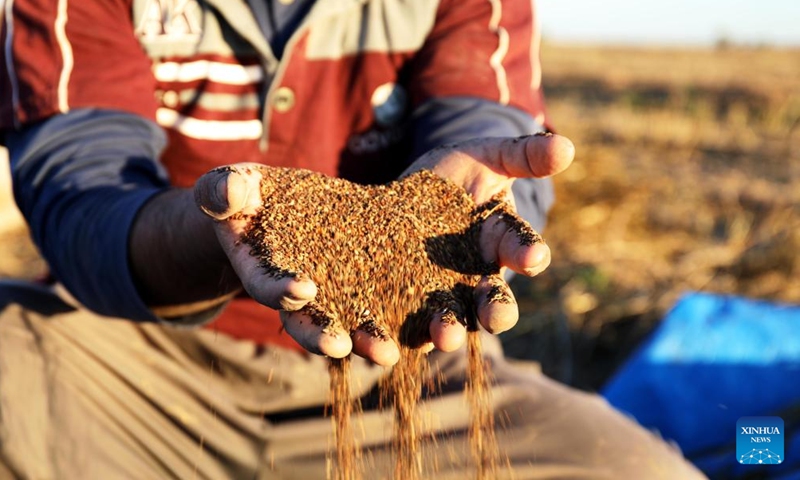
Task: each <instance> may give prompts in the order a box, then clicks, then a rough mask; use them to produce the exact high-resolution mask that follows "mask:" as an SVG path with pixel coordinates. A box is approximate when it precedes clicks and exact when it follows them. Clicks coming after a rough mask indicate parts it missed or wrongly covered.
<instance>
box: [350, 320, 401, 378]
mask: <svg viewBox="0 0 800 480" xmlns="http://www.w3.org/2000/svg"><path fill="white" fill-rule="evenodd" d="M352 340H353V353H355V354H356V355H358V356H360V357H364V358H366V359H367V360H371V361H372V362H374V363H376V364H378V365H381V366H384V367H390V366H392V365H394V364H395V363H397V361H398V360H400V349H399V348H398V347H397V343H395V341H394V340H392V337H391V336H390V335H389V334H388V333H387V332H386V329H384V328H383V327H381V326H379V325H378V324H377V323H376V322H375V321H374V320H367V321H364V322H362V323H361V325H359V326H358V328H356V330H355V332H353V335H352Z"/></svg>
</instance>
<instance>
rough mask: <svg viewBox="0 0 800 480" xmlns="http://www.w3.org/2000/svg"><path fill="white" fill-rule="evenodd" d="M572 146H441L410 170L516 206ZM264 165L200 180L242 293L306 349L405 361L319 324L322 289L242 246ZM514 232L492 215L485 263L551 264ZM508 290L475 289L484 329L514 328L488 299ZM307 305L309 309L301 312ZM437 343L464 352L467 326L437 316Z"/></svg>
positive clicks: (362, 336) (556, 141)
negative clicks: (531, 181) (515, 188)
mask: <svg viewBox="0 0 800 480" xmlns="http://www.w3.org/2000/svg"><path fill="white" fill-rule="evenodd" d="M573 152H574V149H573V147H572V144H571V143H570V142H569V140H567V139H565V138H563V137H559V136H530V137H524V138H518V139H510V138H488V139H477V140H472V141H469V142H465V143H461V144H458V145H450V146H444V147H440V148H437V149H434V150H432V151H431V152H429V153H427V154H426V155H423V156H422V157H420V159H419V160H417V161H416V162H415V163H414V164H413V165H412V166H411V167H410V168H409V170H408V171H407V172H406V174H411V173H413V172H415V171H418V170H421V169H430V170H432V171H433V172H435V173H436V174H438V175H440V176H442V177H444V178H447V179H449V180H451V181H453V182H455V183H456V184H458V185H460V186H462V187H463V188H465V189H466V190H467V191H468V192H469V193H470V194H471V195H472V196H473V198H474V200H475V201H476V203H479V204H480V203H483V202H486V201H487V200H489V199H490V198H492V197H494V196H496V195H497V194H505V195H507V198H508V199H509V200H511V201H513V199H512V197H511V195H510V187H511V184H512V182H513V180H514V179H515V178H521V177H538V178H541V177H546V176H549V175H552V174H555V173H558V172H559V171H561V170H563V169H564V168H566V167H567V166H568V165H569V163H570V162H571V160H572V156H573ZM262 168H264V167H263V166H261V165H259V164H237V165H232V166H228V167H222V168H218V169H215V170H212V171H211V172H209V173H207V174H206V175H204V176H203V177H201V178H200V179H199V180H198V182H197V184H196V185H195V199H196V203H197V205H198V206H199V207H200V208H201V210H202V211H203V212H204V213H206V214H207V215H209V216H210V217H212V218H213V219H215V220H216V222H215V224H216V226H215V229H216V233H217V238H218V239H219V242H220V244H221V245H222V248H223V249H224V250H225V252H226V254H227V255H228V258H229V259H230V261H231V264H232V265H233V268H234V270H235V271H236V273H237V275H238V276H239V278H240V280H241V282H242V285H243V287H244V289H245V290H246V291H247V292H248V294H249V295H250V296H251V297H253V298H254V299H255V300H256V301H258V302H259V303H262V304H264V305H266V306H268V307H271V308H274V309H277V310H279V311H280V312H281V319H282V321H283V325H284V329H285V330H286V332H287V333H288V334H289V335H291V336H292V337H293V338H294V339H295V340H296V341H297V342H298V343H299V344H300V345H301V346H302V347H303V348H305V349H306V350H308V351H311V352H314V353H318V354H322V355H327V356H329V357H333V358H342V357H345V356H347V355H349V354H350V353H351V352H352V353H354V354H356V355H360V356H362V357H365V358H367V359H369V360H371V361H373V362H375V363H377V364H379V365H387V366H388V365H393V364H394V363H396V362H397V361H398V359H399V357H400V353H399V348H398V346H397V344H396V343H395V342H394V341H393V340H391V339H389V338H387V337H385V336H376V335H374V332H368V331H361V330H360V329H357V330H356V331H354V332H346V331H344V330H342V328H341V327H340V326H330V325H328V326H322V325H320V324H319V323H318V322H315V321H314V320H313V318H312V316H311V315H309V314H308V306H309V303H310V302H312V301H313V300H314V298H315V296H316V293H317V287H316V285H315V284H314V282H312V281H311V280H310V279H309V278H308V277H305V276H303V275H302V273H301V272H297V273H298V274H296V275H289V276H281V277H275V276H270V275H268V274H266V272H265V271H264V270H263V269H262V267H261V266H259V260H258V259H257V258H256V257H254V256H253V255H251V252H250V246H248V245H247V244H245V243H244V242H242V235H243V234H244V233H245V231H246V229H247V227H248V219H249V218H250V216H252V215H254V214H255V213H256V211H257V209H258V208H259V207H260V206H261V205H262V197H261V188H260V182H261V179H262V174H261V172H262V170H261V169H262ZM515 232H516V231H515V230H514V229H512V228H510V226H508V225H506V224H505V223H504V222H503V221H502V220H501V219H500V217H499V216H491V217H489V219H488V220H487V221H486V222H485V224H484V226H483V230H482V232H481V240H480V241H481V250H482V254H483V256H484V259H485V260H486V261H487V262H497V263H498V264H499V265H501V266H505V267H509V268H511V269H513V270H515V271H517V272H520V273H523V274H526V275H535V274H538V273H539V272H541V271H542V270H544V268H546V267H547V265H548V263H549V260H550V252H549V249H548V248H547V246H546V245H544V244H543V243H535V244H533V245H531V246H523V245H521V244H520V242H519V239H518V238H517V234H516V233H515ZM498 288H500V289H502V290H504V291H505V292H506V293H507V294H508V295H510V290H509V289H508V286H507V285H506V284H505V282H503V281H502V279H501V278H500V277H499V276H491V277H487V278H484V279H482V280H481V282H480V283H479V284H478V285H477V287H476V290H475V291H476V299H477V300H476V301H477V312H478V317H479V320H480V322H481V324H482V325H483V326H484V327H485V328H486V329H487V330H489V331H491V332H495V333H498V332H501V331H504V330H507V329H508V328H511V327H512V326H513V325H514V324H515V323H516V321H517V318H518V311H517V306H516V304H515V303H511V304H509V303H505V302H490V301H488V297H489V296H490V294H491V292H496V291H497V289H498ZM304 307H306V308H304ZM430 334H431V339H432V343H431V345H430V346H429V347H430V348H432V347H433V346H435V347H436V348H439V349H441V350H445V351H451V350H455V349H457V348H459V347H460V346H461V345H462V344H463V343H464V341H465V339H466V329H465V327H464V326H463V325H462V324H461V323H458V322H452V321H449V320H448V319H447V318H442V316H437V317H436V318H434V319H433V320H432V322H431V326H430Z"/></svg>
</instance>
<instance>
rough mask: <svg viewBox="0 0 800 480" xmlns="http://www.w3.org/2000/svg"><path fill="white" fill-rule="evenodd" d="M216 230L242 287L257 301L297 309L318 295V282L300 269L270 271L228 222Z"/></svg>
mask: <svg viewBox="0 0 800 480" xmlns="http://www.w3.org/2000/svg"><path fill="white" fill-rule="evenodd" d="M226 223H227V222H226ZM216 231H217V237H219V239H220V243H221V244H222V245H223V248H225V250H226V253H227V255H228V258H229V259H230V263H231V265H232V266H233V269H234V271H235V272H236V275H237V276H238V277H239V280H240V281H241V282H242V287H244V289H245V291H246V292H247V293H248V295H250V296H251V297H253V299H254V300H256V301H257V302H259V303H261V304H262V305H266V306H268V307H270V308H274V309H276V310H287V311H294V310H299V309H300V308H302V307H303V306H305V305H306V304H307V303H308V302H310V301H311V300H314V298H315V297H316V296H317V285H316V284H315V283H314V282H313V281H312V280H311V279H310V278H308V277H307V276H305V275H303V274H302V273H299V272H268V271H267V270H265V269H264V268H263V267H262V266H261V265H260V263H259V262H260V261H259V259H258V258H256V257H254V256H253V255H251V254H250V249H251V247H250V246H249V245H247V244H245V243H243V242H241V241H240V240H239V238H240V237H239V235H237V234H235V233H234V232H233V231H232V230H231V229H228V228H227V225H218V228H217V229H216Z"/></svg>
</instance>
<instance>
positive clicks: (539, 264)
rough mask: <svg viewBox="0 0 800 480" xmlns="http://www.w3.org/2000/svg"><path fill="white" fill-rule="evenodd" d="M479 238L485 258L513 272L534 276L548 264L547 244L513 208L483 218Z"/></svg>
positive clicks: (548, 252) (548, 248) (548, 250)
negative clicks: (484, 219)
mask: <svg viewBox="0 0 800 480" xmlns="http://www.w3.org/2000/svg"><path fill="white" fill-rule="evenodd" d="M479 241H480V245H481V253H482V255H483V258H484V260H485V261H487V262H496V263H497V264H498V265H500V266H503V267H508V268H510V269H512V270H514V271H515V272H517V273H521V274H523V275H528V276H534V275H538V274H539V273H541V272H542V271H544V270H545V269H546V268H547V267H548V266H549V265H550V247H548V246H547V244H546V243H544V240H543V239H542V237H541V236H540V235H539V234H538V233H536V231H535V230H533V229H532V228H531V227H530V225H528V223H527V222H525V221H524V220H522V219H520V218H519V217H517V216H516V215H515V214H514V213H513V212H506V213H503V214H495V215H492V216H490V217H489V218H488V219H486V221H485V222H484V223H483V225H482V227H481V233H480V240H479Z"/></svg>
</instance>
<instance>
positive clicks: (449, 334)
mask: <svg viewBox="0 0 800 480" xmlns="http://www.w3.org/2000/svg"><path fill="white" fill-rule="evenodd" d="M574 156H575V147H574V146H573V144H572V142H571V141H570V140H569V139H567V138H565V137H562V136H560V135H552V134H549V133H548V134H534V135H530V136H524V137H519V138H478V139H474V140H469V141H467V142H463V143H458V144H453V145H444V146H441V147H438V148H435V149H433V150H431V151H430V152H428V153H427V154H425V155H423V156H422V157H420V158H419V159H418V160H417V161H416V162H414V164H413V165H411V167H409V169H408V170H407V171H406V172H405V173H404V175H409V174H411V173H414V172H416V171H419V170H422V169H429V170H432V171H433V172H434V173H436V174H437V175H439V176H441V177H443V178H446V179H448V180H450V181H452V182H454V183H456V184H457V185H459V186H461V187H463V188H464V189H465V190H467V192H468V193H469V194H470V195H472V198H473V200H475V203H477V204H479V205H480V204H483V203H485V202H487V201H489V200H490V199H492V198H495V197H496V196H497V195H501V196H503V197H504V198H506V200H507V201H508V202H509V203H511V204H512V205H513V203H514V197H513V196H512V194H511V185H512V184H513V182H514V180H515V179H517V178H545V177H549V176H551V175H555V174H557V173H559V172H561V171H563V170H565V169H566V168H567V167H569V165H570V164H571V163H572V159H573V157H574ZM518 230H519V229H515V228H512V226H511V225H509V224H507V222H505V221H503V219H502V215H492V216H490V217H489V218H488V219H487V220H486V222H485V223H484V224H483V227H482V230H481V238H480V243H481V244H480V247H481V253H482V255H483V257H484V260H486V261H487V262H496V263H497V264H498V265H500V266H501V267H506V268H510V269H511V270H513V271H515V272H517V273H520V274H523V275H527V276H534V275H538V274H539V273H541V272H542V271H544V270H545V269H546V268H547V266H548V265H549V264H550V249H549V248H548V246H547V245H546V244H545V243H544V242H534V243H533V244H531V245H528V244H527V242H522V241H520V238H519V235H518ZM498 289H500V290H501V291H503V292H504V294H505V295H507V296H508V298H509V299H511V300H512V301H511V302H492V301H489V300H490V297H491V293H492V292H497V291H498ZM475 298H476V311H477V313H478V320H479V321H480V323H481V325H482V326H483V327H484V328H485V329H486V330H488V331H489V332H491V333H500V332H504V331H506V330H508V329H510V328H511V327H513V326H514V325H516V323H517V320H518V319H519V310H518V307H517V304H516V302H515V301H513V296H511V289H510V288H509V287H508V285H507V284H506V283H505V282H504V281H503V279H502V278H501V277H500V276H492V277H486V278H483V279H482V280H481V282H480V283H479V284H478V285H477V287H476V289H475ZM430 335H431V343H432V345H430V346H429V347H428V348H433V347H436V348H438V349H440V350H444V351H452V350H455V349H457V348H459V347H460V346H461V345H463V343H464V341H465V340H466V336H467V334H466V327H465V326H464V324H463V323H459V322H443V321H442V320H441V319H440V318H434V319H433V321H432V322H431V326H430Z"/></svg>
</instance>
